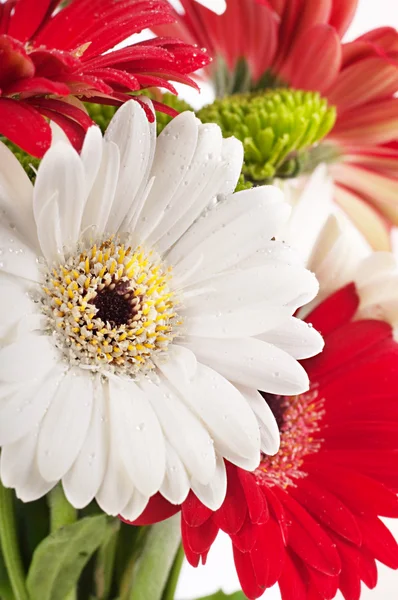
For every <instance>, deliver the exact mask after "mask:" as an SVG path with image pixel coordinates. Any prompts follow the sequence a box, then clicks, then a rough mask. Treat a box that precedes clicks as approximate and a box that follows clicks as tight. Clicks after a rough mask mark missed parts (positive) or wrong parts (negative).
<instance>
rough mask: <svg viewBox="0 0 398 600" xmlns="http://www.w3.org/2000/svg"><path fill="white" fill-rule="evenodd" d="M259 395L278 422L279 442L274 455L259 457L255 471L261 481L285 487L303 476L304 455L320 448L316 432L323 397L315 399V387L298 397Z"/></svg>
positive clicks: (318, 427) (316, 393)
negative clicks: (259, 461) (277, 450)
mask: <svg viewBox="0 0 398 600" xmlns="http://www.w3.org/2000/svg"><path fill="white" fill-rule="evenodd" d="M262 395H263V397H264V398H265V400H266V401H267V403H268V405H269V407H270V409H271V410H272V412H273V414H274V416H275V419H276V422H277V423H278V426H279V430H280V433H281V445H280V450H279V452H278V453H277V454H276V455H275V456H266V455H264V456H263V458H262V460H261V463H260V466H259V467H258V469H257V470H256V471H255V474H256V477H257V479H258V480H259V481H261V482H262V483H267V484H268V485H271V486H272V485H278V486H279V487H282V488H286V487H288V486H290V485H294V480H295V479H298V478H302V477H305V476H306V473H305V471H303V470H302V469H301V467H302V464H303V459H304V457H305V456H307V455H308V454H314V453H315V452H318V451H319V449H320V447H321V444H322V440H321V439H320V438H318V437H317V436H316V433H317V432H318V431H319V430H320V421H321V419H322V416H323V414H324V409H323V405H324V399H323V398H319V392H318V390H317V389H312V390H310V391H309V392H307V393H305V394H300V395H299V396H289V397H287V396H274V395H273V394H265V393H262Z"/></svg>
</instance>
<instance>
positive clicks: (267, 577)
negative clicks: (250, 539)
mask: <svg viewBox="0 0 398 600" xmlns="http://www.w3.org/2000/svg"><path fill="white" fill-rule="evenodd" d="M250 557H251V561H252V565H253V570H254V572H255V574H256V580H257V583H258V584H259V585H260V586H261V587H263V588H265V587H271V586H273V585H274V584H275V583H276V582H277V581H278V579H279V577H280V575H281V573H282V569H283V566H284V563H285V557H286V549H285V544H284V541H283V536H282V532H281V528H280V524H279V523H278V522H277V521H275V520H274V519H269V521H268V522H267V523H264V524H263V525H259V526H258V528H257V543H256V544H255V546H254V547H253V549H252V551H251V552H250Z"/></svg>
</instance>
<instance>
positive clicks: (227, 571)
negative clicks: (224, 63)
mask: <svg viewBox="0 0 398 600" xmlns="http://www.w3.org/2000/svg"><path fill="white" fill-rule="evenodd" d="M383 25H390V26H393V27H397V28H398V0H359V9H358V11H357V14H356V17H355V20H354V22H353V24H352V26H351V28H350V30H349V32H348V34H347V39H349V40H351V39H354V38H355V37H357V36H359V35H361V34H362V33H364V32H365V31H368V30H369V29H373V28H375V27H380V26H383ZM204 97H205V98H206V100H207V101H208V97H209V96H208V92H207V93H206V92H205V90H203V92H202V94H201V98H200V99H199V98H196V102H195V104H199V105H200V104H203V100H204ZM189 100H190V101H191V102H192V100H193V98H192V94H191V93H190V94H189ZM390 527H391V529H392V530H393V533H394V534H395V535H396V536H397V539H398V523H390ZM220 588H222V589H223V590H224V591H225V592H227V593H232V592H234V591H236V590H237V589H239V582H238V580H237V577H236V574H235V569H234V565H233V560H232V554H231V548H230V542H229V539H228V538H227V537H226V536H225V535H223V536H222V535H219V536H218V538H217V540H216V543H215V544H214V545H213V548H212V550H211V551H210V554H209V558H208V562H207V565H206V566H205V567H199V568H198V569H193V568H192V567H190V566H189V565H188V564H185V565H184V567H183V570H182V574H181V578H180V582H179V586H178V590H177V600H191V599H193V598H198V597H200V596H205V595H207V594H211V593H212V592H214V591H216V590H217V589H220ZM263 598H264V599H265V600H280V594H279V592H278V590H277V589H276V588H272V589H271V590H268V591H267V592H266V593H265V594H264V596H263ZM341 598H342V597H341V596H340V597H339V599H341ZM397 599H398V572H394V571H391V570H388V569H387V568H384V567H380V569H379V584H378V586H377V588H376V589H375V590H373V591H370V590H368V589H367V588H365V587H364V590H363V594H362V596H361V600H397Z"/></svg>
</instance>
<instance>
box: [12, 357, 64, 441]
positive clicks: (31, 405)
mask: <svg viewBox="0 0 398 600" xmlns="http://www.w3.org/2000/svg"><path fill="white" fill-rule="evenodd" d="M64 372H65V367H64V365H62V364H61V365H57V366H56V367H55V368H53V369H52V370H51V371H50V373H49V374H48V375H46V377H44V379H42V380H41V381H40V382H38V383H36V384H35V385H34V387H33V388H32V384H31V383H29V384H27V385H23V386H21V387H20V389H19V390H18V392H16V393H14V394H11V395H10V396H9V397H8V398H7V400H5V401H2V402H1V403H0V445H1V446H3V445H4V444H10V443H13V442H15V441H17V440H19V439H20V438H22V437H23V436H24V435H26V434H27V433H29V431H31V430H32V429H33V428H35V427H36V426H37V425H38V424H39V423H40V421H41V419H42V418H43V416H44V414H45V413H46V411H47V409H48V407H49V406H50V404H51V401H52V400H53V398H54V396H55V394H56V391H57V389H58V386H59V384H60V382H61V380H62V378H63V374H64Z"/></svg>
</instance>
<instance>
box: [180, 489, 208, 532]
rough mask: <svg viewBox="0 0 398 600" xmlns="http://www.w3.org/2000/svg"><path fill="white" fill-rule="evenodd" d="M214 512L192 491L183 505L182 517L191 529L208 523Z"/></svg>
mask: <svg viewBox="0 0 398 600" xmlns="http://www.w3.org/2000/svg"><path fill="white" fill-rule="evenodd" d="M212 515H213V512H212V511H211V510H210V508H207V506H205V505H204V504H202V503H201V501H200V500H198V498H197V497H196V496H195V494H194V493H193V492H192V491H191V492H189V494H188V497H187V499H186V500H185V501H184V502H183V504H182V517H183V519H184V521H185V522H186V524H187V525H189V526H190V527H199V526H200V525H203V523H204V522H205V521H207V520H208V519H209V518H210V517H211V516H212Z"/></svg>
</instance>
